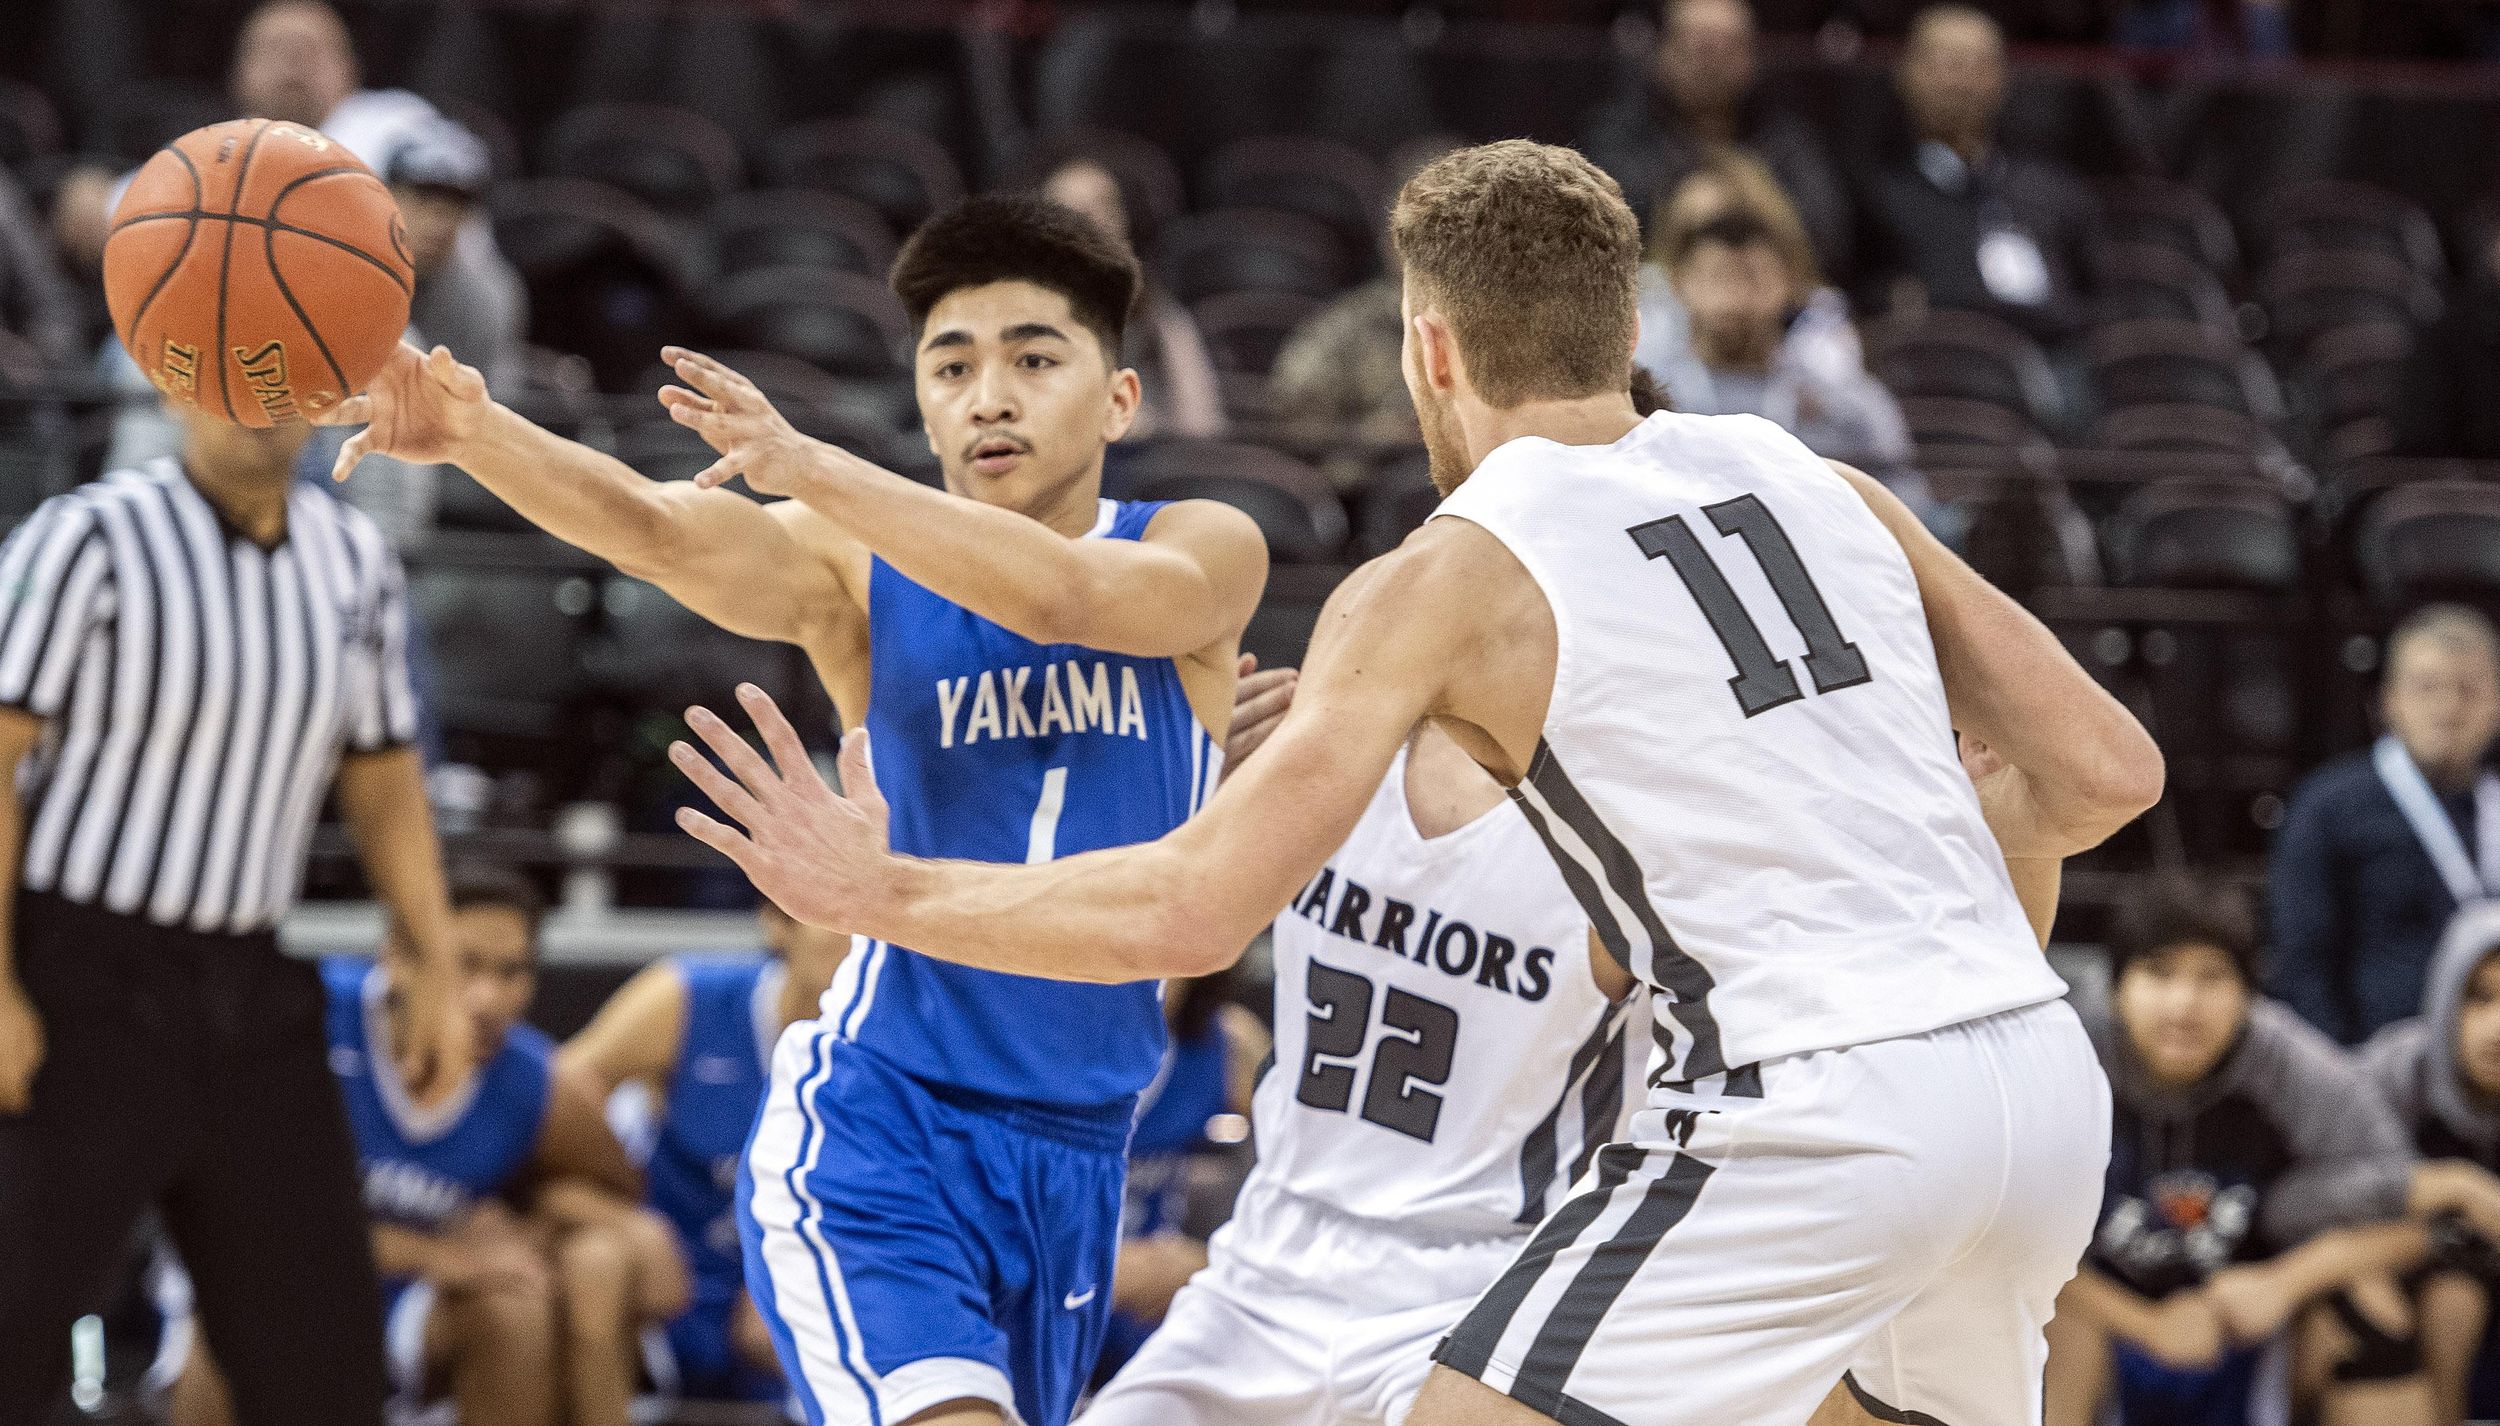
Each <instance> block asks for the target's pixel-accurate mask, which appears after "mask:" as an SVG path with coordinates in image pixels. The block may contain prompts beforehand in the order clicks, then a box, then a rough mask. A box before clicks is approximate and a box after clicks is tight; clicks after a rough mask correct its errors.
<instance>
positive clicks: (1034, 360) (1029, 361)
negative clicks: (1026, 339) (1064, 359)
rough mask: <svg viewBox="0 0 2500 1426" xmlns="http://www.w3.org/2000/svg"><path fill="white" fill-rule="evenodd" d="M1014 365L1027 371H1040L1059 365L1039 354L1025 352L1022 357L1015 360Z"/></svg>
mask: <svg viewBox="0 0 2500 1426" xmlns="http://www.w3.org/2000/svg"><path fill="white" fill-rule="evenodd" d="M1016 363H1017V365H1019V366H1022V367H1023V368H1024V369H1025V370H1027V371H1041V370H1043V369H1045V368H1047V367H1054V366H1057V365H1058V364H1059V363H1057V362H1056V361H1053V360H1051V359H1050V358H1049V357H1046V356H1044V355H1042V354H1041V353H1040V352H1026V353H1025V354H1024V355H1023V356H1021V357H1018V358H1016Z"/></svg>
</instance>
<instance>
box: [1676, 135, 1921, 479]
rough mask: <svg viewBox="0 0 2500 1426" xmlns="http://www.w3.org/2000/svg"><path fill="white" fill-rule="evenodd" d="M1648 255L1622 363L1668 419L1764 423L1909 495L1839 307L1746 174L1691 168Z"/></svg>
mask: <svg viewBox="0 0 2500 1426" xmlns="http://www.w3.org/2000/svg"><path fill="white" fill-rule="evenodd" d="M1650 255H1651V266H1650V267H1649V268H1647V269H1645V270H1644V273H1643V291H1642V302H1641V309H1640V315H1641V336H1640V345H1639V347H1638V348H1637V349H1636V350H1635V352H1634V360H1635V361H1637V362H1638V363H1639V364H1640V365H1642V366H1645V367H1647V368H1649V369H1650V370H1651V371H1652V372H1654V373H1656V374H1657V377H1658V379H1659V381H1661V382H1662V383H1664V385H1665V387H1666V392H1667V399H1668V401H1669V402H1670V403H1671V404H1672V405H1673V406H1674V408H1675V409H1676V410H1678V411H1689V412H1694V413H1696V414H1701V415H1727V414H1731V413H1737V412H1742V413H1746V414H1750V415H1755V416H1762V417H1767V418H1768V419H1770V420H1772V421H1774V422H1777V423H1778V424H1779V425H1780V426H1781V427H1782V428H1784V429H1786V430H1788V431H1790V432H1791V433H1793V434H1794V435H1796V437H1797V438H1798V439H1799V440H1801V441H1804V442H1805V443H1806V445H1807V446H1808V447H1810V448H1811V449H1812V450H1813V451H1814V453H1815V454H1817V455H1821V456H1829V457H1831V458H1833V459H1835V460H1845V461H1850V462H1852V463H1854V464H1857V465H1859V466H1862V467H1865V468H1866V469H1867V470H1869V471H1870V472H1873V473H1874V474H1876V475H1877V476H1879V477H1882V478H1885V479H1886V480H1887V482H1888V483H1890V482H1892V481H1910V482H1916V480H1917V476H1916V472H1915V471H1914V470H1913V469H1912V468H1911V465H1910V460H1911V454H1912V452H1911V449H1910V433H1909V427H1908V425H1907V424H1906V423H1905V422H1904V421H1903V420H1902V418H1901V407H1900V404H1899V403H1898V402H1896V401H1894V400H1893V398H1892V393H1891V392H1889V391H1887V390H1885V389H1884V385H1883V383H1882V382H1880V381H1877V380H1876V379H1875V378H1874V377H1873V376H1872V375H1870V374H1869V373H1868V372H1867V369H1866V357H1865V352H1864V350H1863V349H1862V348H1861V347H1860V346H1859V344H1858V334H1857V329H1856V328H1855V327H1853V326H1852V325H1850V322H1849V305H1848V302H1847V300H1846V299H1844V298H1843V297H1841V295H1840V294H1839V293H1837V292H1834V291H1832V290H1831V289H1830V288H1828V287H1825V286H1824V285H1823V281H1822V274H1821V273H1820V271H1819V270H1818V269H1817V268H1816V266H1815V263H1814V253H1813V250H1812V249H1811V248H1810V247H1809V246H1808V245H1807V243H1806V241H1805V230H1804V228H1803V226H1802V225H1801V224H1800V223H1799V221H1798V217H1797V212H1796V210H1795V209H1794V208H1792V207H1791V206H1790V205H1789V203H1788V200H1787V198H1786V197H1785V196H1783V195H1782V194H1781V192H1780V191H1779V186H1778V184H1777V183H1776V182H1775V181H1774V180H1773V179H1772V177H1771V175H1770V173H1769V172H1768V171H1767V170H1765V169H1764V168H1763V167H1762V166H1761V165H1760V164H1759V163H1756V162H1755V161H1754V160H1752V159H1750V158H1747V157H1745V156H1743V155H1741V154H1733V153H1731V154H1722V155H1717V156H1714V157H1712V158H1711V159H1710V160H1708V161H1707V162H1705V164H1704V165H1703V167H1702V168H1701V169H1700V170H1698V171H1697V172H1695V173H1694V174H1693V176H1692V177H1690V178H1687V179H1686V180H1685V181H1684V183H1683V184H1682V185H1681V186H1680V187H1679V188H1678V189H1677V191H1676V194H1675V196H1674V197H1672V198H1671V199H1670V200H1669V201H1668V202H1667V204H1666V205H1665V206H1664V208H1663V209H1662V213H1661V222H1660V223H1659V224H1658V225H1657V227H1656V228H1655V230H1654V232H1653V235H1652V238H1651V243H1650ZM1653 273H1654V274H1658V276H1652V274H1653ZM1924 493H1925V492H1924V490H1923V489H1922V490H1921V491H1920V494H1921V495H1924Z"/></svg>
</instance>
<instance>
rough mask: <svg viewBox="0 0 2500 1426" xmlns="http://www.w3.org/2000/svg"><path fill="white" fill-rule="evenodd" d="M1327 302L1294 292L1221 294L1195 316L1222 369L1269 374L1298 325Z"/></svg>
mask: <svg viewBox="0 0 2500 1426" xmlns="http://www.w3.org/2000/svg"><path fill="white" fill-rule="evenodd" d="M1326 305H1327V304H1326V303H1324V302H1322V301H1320V300H1319V299H1318V298H1316V297H1304V296H1298V295H1296V294H1294V293H1291V292H1219V293H1217V294H1215V295H1214V296H1212V297H1209V298H1207V299H1206V300H1205V301H1203V302H1200V303H1199V304H1198V305H1197V306H1196V307H1194V308H1192V309H1191V311H1190V315H1191V316H1192V317H1194V318H1196V319H1197V322H1198V334H1199V335H1200V336H1201V337H1203V338H1205V339H1206V344H1207V356H1208V357H1209V358H1210V359H1212V360H1213V361H1214V363H1215V369H1216V370H1217V371H1218V372H1220V373H1225V374H1233V375H1244V376H1260V377H1264V376H1266V375H1267V374H1268V373H1269V372H1271V371H1274V370H1275V369H1276V354H1277V352H1279V351H1281V350H1283V348H1284V345H1285V341H1286V339H1287V338H1288V337H1291V336H1292V335H1293V332H1294V329H1295V328H1296V327H1299V326H1301V325H1302V324H1303V323H1304V322H1306V321H1308V320H1310V318H1311V317H1312V315H1313V314H1315V313H1317V312H1318V311H1320V309H1321V308H1323V307H1325V306H1326Z"/></svg>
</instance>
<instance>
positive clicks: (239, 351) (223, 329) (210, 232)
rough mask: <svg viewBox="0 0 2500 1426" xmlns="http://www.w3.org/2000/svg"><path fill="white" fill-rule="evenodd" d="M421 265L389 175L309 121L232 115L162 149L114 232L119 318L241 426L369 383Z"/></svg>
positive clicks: (161, 386)
mask: <svg viewBox="0 0 2500 1426" xmlns="http://www.w3.org/2000/svg"><path fill="white" fill-rule="evenodd" d="M415 282H416V273H415V269H414V267H413V266H412V265H411V263H410V261H409V256H408V244H407V240H406V237H405V235H404V233H403V232H402V230H401V227H400V220H399V208H398V205H397V204H395V203H394V202H392V200H391V192H390V189H389V188H387V187H385V186H384V185H383V183H382V181H381V180H380V179H379V178H376V177H375V176H374V174H373V171H372V170H371V169H369V168H367V167H365V165H364V164H363V163H362V162H360V161H359V160H358V159H357V158H356V156H355V155H354V154H351V153H349V152H348V151H347V150H345V149H343V148H341V147H339V146H338V144H336V143H334V142H332V141H331V140H329V139H327V138H324V137H323V136H322V135H320V134H319V133H316V132H314V131H313V130H311V129H307V128H303V127H300V126H298V125H295V124H286V123H278V122H275V121H272V120H268V119H237V120H234V121H232V122H230V123H224V124H211V125H209V126H208V127H206V128H203V129H194V130H192V131H191V132H190V133H188V134H185V135H183V136H182V137H181V138H179V139H176V140H175V141H174V142H173V143H171V144H169V145H167V146H166V147H164V148H163V149H160V150H158V151H157V154H156V156H155V157H153V158H151V159H149V160H148V162H147V165H146V166H145V167H143V168H141V169H140V170H139V172H138V175H137V176H136V177H134V178H133V179H132V180H131V182H130V188H129V191H128V192H127V193H125V194H124V195H123V196H122V201H121V206H120V207H118V208H116V209H115V210H114V212H113V219H112V226H111V229H110V230H109V235H108V236H107V237H106V239H105V244H104V295H105V301H106V303H107V304H108V305H109V306H110V307H111V308H112V313H113V328H114V330H115V331H116V332H118V333H119V334H120V336H121V339H122V345H123V346H124V347H125V348H126V349H128V351H129V352H130V355H131V358H132V359H133V360H134V361H136V362H138V364H139V369H140V370H141V371H144V372H146V373H147V376H148V380H149V381H151V382H154V383H155V385H156V387H157V389H158V390H159V391H162V392H163V393H164V394H165V395H166V396H167V397H168V398H169V399H171V400H175V401H179V402H182V403H183V404H185V405H188V406H193V407H196V408H198V409H200V410H203V411H206V412H208V413H209V414H211V415H214V416H219V417H222V418H224V419H226V420H229V421H235V422H238V423H240V424H242V425H246V426H273V425H277V424H279V423H281V422H286V421H296V420H302V419H304V418H305V417H306V416H308V415H311V414H314V413H317V412H320V411H322V410H325V409H327V408H328V407H331V406H334V405H336V404H338V402H340V401H341V400H343V399H345V398H346V397H348V396H350V395H353V394H354V393H355V392H357V391H359V390H361V389H363V387H364V385H365V383H367V382H369V381H371V380H372V379H373V377H374V375H375V374H376V373H378V372H379V371H381V369H382V364H383V362H384V361H386V360H387V359H388V358H389V356H390V354H391V348H392V347H393V345H394V344H396V343H397V342H398V341H399V338H400V334H401V333H402V332H403V331H405V330H406V329H407V326H408V301H409V296H410V293H411V292H412V290H413V288H414V285H415Z"/></svg>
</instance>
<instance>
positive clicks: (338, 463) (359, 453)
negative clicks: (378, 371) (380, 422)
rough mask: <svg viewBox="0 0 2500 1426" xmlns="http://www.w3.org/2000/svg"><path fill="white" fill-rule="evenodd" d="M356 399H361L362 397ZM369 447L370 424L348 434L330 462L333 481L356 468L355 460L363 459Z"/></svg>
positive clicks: (370, 443)
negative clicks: (334, 458)
mask: <svg viewBox="0 0 2500 1426" xmlns="http://www.w3.org/2000/svg"><path fill="white" fill-rule="evenodd" d="M358 399H360V400H361V399H362V398H358ZM371 449H373V428H372V427H371V426H367V427H365V428H364V429H363V430H361V431H358V432H357V433H356V434H354V435H352V436H349V437H348V438H347V444H345V445H343V446H341V447H339V458H338V459H337V460H334V461H332V462H330V479H332V480H334V481H338V480H345V479H347V476H348V473H349V472H350V471H353V470H354V469H355V468H356V462H358V461H360V460H363V459H364V458H365V452H367V451H369V450H371Z"/></svg>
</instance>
